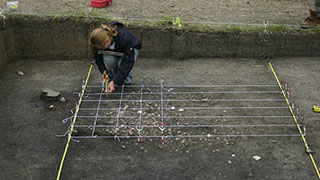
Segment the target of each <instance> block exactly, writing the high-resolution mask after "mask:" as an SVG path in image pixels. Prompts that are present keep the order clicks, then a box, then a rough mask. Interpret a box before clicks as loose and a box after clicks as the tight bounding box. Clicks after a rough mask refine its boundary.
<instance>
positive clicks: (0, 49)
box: [0, 19, 8, 72]
mask: <svg viewBox="0 0 320 180" xmlns="http://www.w3.org/2000/svg"><path fill="white" fill-rule="evenodd" d="M0 24H2V19H1V20H0ZM3 34H4V32H3V31H2V30H0V72H1V71H2V70H3V69H4V68H5V66H6V65H7V64H8V58H7V54H6V43H5V40H4V35H3Z"/></svg>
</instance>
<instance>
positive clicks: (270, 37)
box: [0, 15, 320, 70]
mask: <svg viewBox="0 0 320 180" xmlns="http://www.w3.org/2000/svg"><path fill="white" fill-rule="evenodd" d="M108 22H109V21H108V20H103V19H92V18H83V17H82V18H80V17H78V18H76V17H54V16H46V17H39V16H32V15H11V16H8V18H7V20H6V28H5V29H2V30H1V31H0V53H1V54H0V58H1V59H0V70H2V69H3V68H4V67H5V65H6V64H7V63H8V62H11V61H14V60H19V59H36V60H74V59H91V53H90V51H89V48H88V36H89V34H90V32H91V31H92V30H93V29H94V28H96V27H99V25H100V24H101V23H108ZM125 24H126V26H127V27H128V29H129V31H130V32H132V33H133V34H134V35H135V36H136V37H138V38H139V39H142V41H143V49H142V50H141V51H140V54H139V56H140V57H148V58H176V59H187V58H213V57H221V58H226V57H235V58H236V57H241V58H263V59H265V58H270V57H292V56H320V35H319V33H311V32H308V31H300V30H298V31H284V30H279V31H274V32H268V33H266V32H264V31H261V30H257V31H241V30H231V31H230V30H226V29H223V28H222V29H219V30H217V29H215V28H214V27H211V28H210V27H209V28H208V27H205V28H199V27H196V28H192V27H190V26H188V27H186V26H183V27H182V28H180V29H179V28H175V27H172V25H170V24H165V25H164V24H148V23H145V24H144V23H140V24H139V23H137V22H125Z"/></svg>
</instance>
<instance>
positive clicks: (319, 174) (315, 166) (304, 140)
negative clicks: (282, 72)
mask: <svg viewBox="0 0 320 180" xmlns="http://www.w3.org/2000/svg"><path fill="white" fill-rule="evenodd" d="M269 66H270V68H271V71H272V73H273V75H274V77H275V78H276V80H277V83H278V85H279V87H280V90H281V92H282V95H283V97H284V98H285V99H286V102H287V104H288V106H289V109H290V112H291V115H292V117H293V119H294V121H295V123H296V125H297V128H298V130H299V133H300V135H301V138H302V140H303V143H304V145H305V147H306V149H307V151H310V149H309V146H308V143H307V141H306V139H305V137H304V136H303V133H302V130H301V128H300V126H299V123H298V121H297V119H296V116H295V114H294V112H293V109H292V108H291V106H290V103H289V100H288V98H287V96H286V94H285V93H284V91H283V89H282V86H281V83H280V81H279V79H278V76H277V74H276V72H275V71H274V69H273V67H272V64H271V62H270V61H269ZM309 156H310V159H311V161H312V163H313V166H314V168H315V170H316V172H317V174H318V178H319V179H320V173H319V169H318V167H317V164H316V163H315V161H314V159H313V156H312V154H311V153H309Z"/></svg>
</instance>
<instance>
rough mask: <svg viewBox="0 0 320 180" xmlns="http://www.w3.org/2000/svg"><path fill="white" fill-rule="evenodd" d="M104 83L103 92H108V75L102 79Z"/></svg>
mask: <svg viewBox="0 0 320 180" xmlns="http://www.w3.org/2000/svg"><path fill="white" fill-rule="evenodd" d="M104 80H105V83H104V92H105V93H106V92H108V81H109V76H108V74H106V76H105V77H104Z"/></svg>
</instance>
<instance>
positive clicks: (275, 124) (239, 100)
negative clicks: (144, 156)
mask: <svg viewBox="0 0 320 180" xmlns="http://www.w3.org/2000/svg"><path fill="white" fill-rule="evenodd" d="M104 89H105V88H104V83H102V84H101V85H100V86H87V89H86V91H85V93H84V96H83V100H82V104H81V107H79V114H78V116H77V118H78V122H77V124H75V125H74V128H75V129H76V131H77V133H74V134H73V135H72V139H73V140H75V139H90V138H115V139H118V140H119V141H120V139H121V138H137V139H138V140H139V141H140V140H141V139H142V138H161V139H162V142H164V140H165V139H167V138H210V137H280V136H300V134H295V133H294V132H296V128H297V125H296V124H295V123H294V121H293V117H292V116H291V114H290V111H289V107H288V105H287V104H286V102H285V99H283V97H282V94H281V91H280V90H279V86H278V85H164V82H163V81H160V82H159V85H143V84H141V85H135V86H125V85H123V86H121V87H118V88H117V89H118V90H117V91H116V92H114V93H112V94H106V93H105V92H104ZM79 95H80V93H79ZM204 114H205V115H204ZM73 117H74V116H72V117H70V118H67V119H65V120H64V122H66V121H67V120H68V119H70V120H72V118H73ZM71 124H72V122H71ZM299 126H300V127H302V124H301V123H299ZM303 129H304V133H305V128H303ZM67 133H68V131H67V132H66V134H67ZM66 134H65V135H66Z"/></svg>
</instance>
